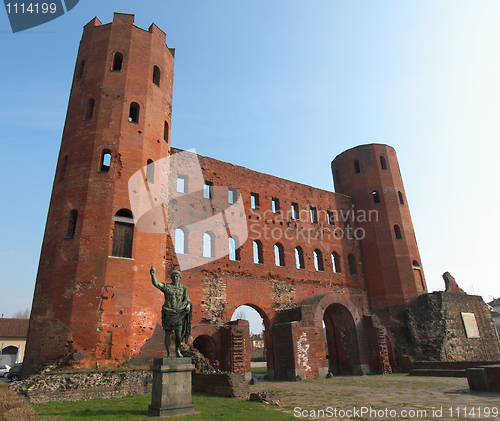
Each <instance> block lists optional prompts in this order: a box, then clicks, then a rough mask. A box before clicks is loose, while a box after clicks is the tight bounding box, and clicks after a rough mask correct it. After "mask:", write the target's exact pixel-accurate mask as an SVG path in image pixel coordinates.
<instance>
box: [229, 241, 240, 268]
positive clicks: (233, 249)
mask: <svg viewBox="0 0 500 421" xmlns="http://www.w3.org/2000/svg"><path fill="white" fill-rule="evenodd" d="M229 260H232V261H233V262H239V261H240V244H239V241H238V237H236V236H234V235H233V236H232V237H229Z"/></svg>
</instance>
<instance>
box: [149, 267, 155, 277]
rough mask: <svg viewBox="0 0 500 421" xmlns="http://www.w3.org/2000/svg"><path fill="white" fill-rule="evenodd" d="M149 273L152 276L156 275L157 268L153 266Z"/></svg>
mask: <svg viewBox="0 0 500 421" xmlns="http://www.w3.org/2000/svg"><path fill="white" fill-rule="evenodd" d="M149 273H150V274H151V275H154V274H155V268H154V267H153V266H151V269H150V270H149Z"/></svg>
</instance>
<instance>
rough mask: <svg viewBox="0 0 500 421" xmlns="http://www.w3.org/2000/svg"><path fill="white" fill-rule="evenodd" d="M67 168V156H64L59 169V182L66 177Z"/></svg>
mask: <svg viewBox="0 0 500 421" xmlns="http://www.w3.org/2000/svg"><path fill="white" fill-rule="evenodd" d="M67 167H68V155H64V158H63V159H62V161H61V169H60V170H59V180H62V179H64V177H65V176H66V168H67Z"/></svg>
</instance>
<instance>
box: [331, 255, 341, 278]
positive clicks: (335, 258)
mask: <svg viewBox="0 0 500 421" xmlns="http://www.w3.org/2000/svg"><path fill="white" fill-rule="evenodd" d="M332 266H333V272H334V273H342V267H341V265H340V256H339V254H338V253H337V252H335V251H334V252H333V253H332Z"/></svg>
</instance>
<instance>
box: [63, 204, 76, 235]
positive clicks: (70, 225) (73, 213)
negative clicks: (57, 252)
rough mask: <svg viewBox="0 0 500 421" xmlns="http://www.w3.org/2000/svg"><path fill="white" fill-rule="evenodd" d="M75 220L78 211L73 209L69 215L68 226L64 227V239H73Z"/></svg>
mask: <svg viewBox="0 0 500 421" xmlns="http://www.w3.org/2000/svg"><path fill="white" fill-rule="evenodd" d="M77 219H78V211H77V210H76V209H73V210H72V211H71V212H70V213H69V217H68V225H67V226H66V235H65V236H64V238H73V237H74V236H75V230H76V220H77Z"/></svg>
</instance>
